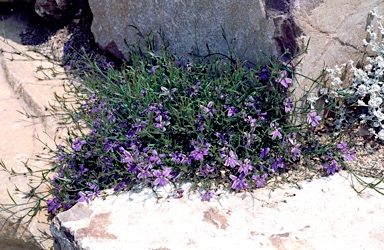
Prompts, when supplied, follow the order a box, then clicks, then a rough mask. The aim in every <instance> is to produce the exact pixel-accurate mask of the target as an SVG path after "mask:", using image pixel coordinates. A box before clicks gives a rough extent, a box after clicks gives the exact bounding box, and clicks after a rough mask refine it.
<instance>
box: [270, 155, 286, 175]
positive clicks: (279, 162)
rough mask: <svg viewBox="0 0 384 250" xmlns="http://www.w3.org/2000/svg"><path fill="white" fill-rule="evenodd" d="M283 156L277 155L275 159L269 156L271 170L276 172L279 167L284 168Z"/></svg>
mask: <svg viewBox="0 0 384 250" xmlns="http://www.w3.org/2000/svg"><path fill="white" fill-rule="evenodd" d="M283 159H284V158H283V157H282V156H279V158H277V161H276V160H275V159H273V158H271V162H272V164H271V166H272V169H273V171H275V172H277V171H278V169H279V168H284V166H285V165H284V163H283Z"/></svg>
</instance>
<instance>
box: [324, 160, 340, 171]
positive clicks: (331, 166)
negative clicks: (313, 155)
mask: <svg viewBox="0 0 384 250" xmlns="http://www.w3.org/2000/svg"><path fill="white" fill-rule="evenodd" d="M323 167H324V168H325V169H326V170H327V174H335V172H336V171H339V169H340V168H339V167H338V166H337V162H336V161H335V160H332V162H331V164H324V165H323Z"/></svg>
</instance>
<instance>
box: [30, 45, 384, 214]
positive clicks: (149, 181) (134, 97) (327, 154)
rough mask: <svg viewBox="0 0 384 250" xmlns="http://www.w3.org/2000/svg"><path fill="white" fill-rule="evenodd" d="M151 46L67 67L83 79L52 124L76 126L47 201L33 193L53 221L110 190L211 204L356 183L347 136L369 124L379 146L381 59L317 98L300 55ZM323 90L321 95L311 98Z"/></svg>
mask: <svg viewBox="0 0 384 250" xmlns="http://www.w3.org/2000/svg"><path fill="white" fill-rule="evenodd" d="M372 41H374V39H373V40H371V45H372V46H373V47H374V48H375V51H381V50H382V48H383V46H381V47H380V46H376V45H377V44H376V45H375V44H374V43H373V42H372ZM367 43H368V42H367ZM144 44H145V45H144V47H145V49H143V47H141V46H139V45H137V46H133V47H131V50H130V52H129V53H130V55H129V57H130V60H129V61H126V62H119V63H112V62H103V63H98V62H97V61H94V60H93V59H92V58H88V57H86V56H85V55H83V57H82V60H79V62H78V65H74V64H69V63H67V64H65V65H64V66H65V68H66V70H67V74H68V75H69V76H71V79H75V81H74V82H73V83H71V84H69V85H67V86H66V95H65V96H57V105H56V106H53V107H52V115H54V116H56V117H59V118H60V119H61V121H62V123H63V124H70V125H69V126H68V132H67V136H66V138H64V140H63V141H62V142H60V144H57V147H56V148H53V149H50V152H49V158H48V159H49V162H50V164H51V165H50V168H49V169H47V170H45V171H44V172H43V178H41V177H40V178H41V183H44V184H48V185H49V187H50V188H49V192H47V193H44V194H35V193H34V194H33V196H34V197H33V198H35V200H37V203H36V205H35V207H34V208H33V210H34V211H36V210H39V209H41V208H43V207H44V205H43V204H42V203H41V202H42V201H46V203H47V206H45V207H47V208H48V212H49V213H50V214H52V215H55V214H57V213H58V212H60V211H63V210H67V209H69V208H71V207H72V206H73V205H75V204H76V203H77V202H86V203H89V202H90V201H91V200H92V199H93V198H95V197H98V196H100V195H102V192H103V190H106V189H113V190H114V191H115V192H120V191H127V190H131V189H137V188H142V187H148V186H149V187H153V189H154V191H156V188H159V187H163V186H166V185H173V187H174V194H173V197H174V198H180V197H182V196H183V195H185V191H186V190H183V189H182V188H180V187H181V184H182V183H184V182H191V183H193V189H194V190H196V191H198V192H200V193H201V199H202V201H209V200H210V199H212V198H213V197H214V196H215V195H218V193H219V190H220V189H223V188H227V189H228V188H229V189H231V190H233V191H234V192H252V190H254V189H257V188H263V187H265V186H268V185H270V184H274V183H279V182H287V181H289V180H288V179H287V178H285V177H287V176H289V175H291V174H292V172H293V171H303V169H304V170H306V171H312V172H316V173H317V174H319V175H331V174H335V173H336V172H337V171H339V170H340V169H345V170H348V171H350V172H351V173H352V174H354V172H353V169H351V168H350V167H349V166H348V164H346V163H348V162H353V161H355V160H356V152H355V151H353V150H351V148H350V146H352V145H353V141H349V140H346V139H345V137H344V135H345V134H346V133H347V132H348V130H351V129H353V128H355V127H358V126H359V124H358V123H356V122H355V121H357V118H358V119H363V121H365V122H366V121H368V120H370V121H372V123H371V124H372V127H373V130H370V131H371V132H372V134H373V135H374V136H376V137H377V138H378V139H382V138H381V134H382V131H383V130H381V128H382V126H383V123H382V121H383V119H381V118H380V117H381V113H380V112H381V108H382V107H381V104H382V93H381V92H382V91H381V90H382V89H384V88H383V83H382V69H381V68H382V67H381V66H382V65H381V60H382V53H383V52H379V53H378V56H377V57H376V58H375V59H372V58H370V59H369V62H370V63H371V64H370V65H371V66H369V65H368V66H367V67H366V68H365V70H366V71H363V70H362V69H356V68H354V67H353V73H354V74H355V78H353V79H352V84H351V85H348V84H347V86H349V89H345V88H343V87H342V84H341V82H342V80H340V79H339V78H337V77H336V73H337V72H338V70H336V71H332V70H330V69H328V73H329V76H330V78H331V79H332V80H333V81H332V84H331V85H330V86H328V85H327V84H326V83H325V82H320V81H319V79H320V78H318V79H309V80H311V81H312V82H313V88H311V89H310V90H309V92H308V93H305V94H304V96H302V97H300V98H299V97H297V96H295V95H294V93H295V89H296V88H297V87H298V85H299V84H300V83H299V82H298V81H297V78H296V76H297V75H299V73H298V72H296V71H295V68H296V66H297V65H295V64H294V63H293V62H295V61H296V60H295V59H296V58H297V57H298V56H299V55H293V57H292V61H289V62H282V61H280V60H278V59H276V60H275V59H268V62H269V63H267V64H261V63H255V64H254V63H251V62H242V61H241V60H240V59H238V58H233V57H226V56H223V55H221V54H220V55H215V54H211V55H209V56H207V57H203V58H200V57H191V58H188V59H181V58H177V57H176V56H174V55H173V54H171V53H170V52H169V51H167V49H166V47H163V48H161V49H160V50H159V49H157V50H155V49H154V46H153V44H154V43H152V42H149V41H145V42H144ZM70 46H71V45H70V44H69V46H66V47H65V48H64V49H65V50H70V49H71V47H70ZM159 51H160V52H159ZM303 53H305V51H304V52H303ZM380 53H381V54H380ZM284 57H285V58H286V55H285V56H284ZM115 64H116V65H115ZM79 65H80V66H79ZM362 79H363V80H362ZM335 86H337V87H336V88H335ZM317 87H321V89H320V91H319V93H318V96H315V97H310V95H309V93H313V92H316V88H317ZM359 98H360V100H359V101H360V102H359V101H358V100H357V99H359ZM321 100H323V103H322V105H315V104H316V103H317V104H318V103H319V102H320V101H321ZM362 102H363V103H364V104H365V105H362ZM356 103H357V104H358V105H357V106H356V105H355V104H356ZM366 106H368V108H364V107H366ZM315 107H316V108H315ZM356 117H357V118H356ZM31 174H32V173H31ZM48 176H52V177H51V178H48ZM32 189H33V188H32Z"/></svg>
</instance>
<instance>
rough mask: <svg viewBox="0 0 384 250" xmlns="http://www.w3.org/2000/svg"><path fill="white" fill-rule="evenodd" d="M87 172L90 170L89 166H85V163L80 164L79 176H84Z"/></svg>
mask: <svg viewBox="0 0 384 250" xmlns="http://www.w3.org/2000/svg"><path fill="white" fill-rule="evenodd" d="M86 172H88V168H85V167H84V164H80V166H79V175H78V177H81V176H83V175H84V174H85V173H86Z"/></svg>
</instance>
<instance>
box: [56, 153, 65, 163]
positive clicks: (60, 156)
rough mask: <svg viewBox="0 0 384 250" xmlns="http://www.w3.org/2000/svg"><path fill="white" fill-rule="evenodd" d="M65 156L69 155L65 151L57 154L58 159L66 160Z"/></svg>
mask: <svg viewBox="0 0 384 250" xmlns="http://www.w3.org/2000/svg"><path fill="white" fill-rule="evenodd" d="M65 157H67V154H66V153H65V152H61V153H59V155H58V156H57V158H56V160H58V161H64V160H65Z"/></svg>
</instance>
